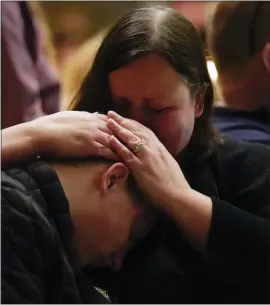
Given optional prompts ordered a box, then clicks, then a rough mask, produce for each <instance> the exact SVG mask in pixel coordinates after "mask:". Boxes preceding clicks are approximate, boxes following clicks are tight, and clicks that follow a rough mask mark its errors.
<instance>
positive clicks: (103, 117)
mask: <svg viewBox="0 0 270 305" xmlns="http://www.w3.org/2000/svg"><path fill="white" fill-rule="evenodd" d="M93 114H94V115H95V116H96V117H97V118H99V119H100V120H102V121H104V122H107V121H108V117H107V115H105V114H102V113H93Z"/></svg>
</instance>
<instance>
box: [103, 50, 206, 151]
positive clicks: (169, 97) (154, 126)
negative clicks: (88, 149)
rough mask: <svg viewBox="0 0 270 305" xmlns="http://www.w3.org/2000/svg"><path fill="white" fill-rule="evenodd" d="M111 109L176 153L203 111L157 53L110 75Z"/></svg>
mask: <svg viewBox="0 0 270 305" xmlns="http://www.w3.org/2000/svg"><path fill="white" fill-rule="evenodd" d="M109 84H110V90H111V94H112V97H113V101H114V104H115V106H114V110H115V111H116V112H118V113H119V114H121V115H123V116H125V117H128V118H131V119H134V120H136V121H139V122H140V123H142V124H144V125H145V126H147V127H149V128H150V129H151V130H153V131H154V133H155V134H156V135H157V137H158V138H159V140H160V141H161V142H162V143H163V144H164V145H165V146H166V148H167V149H168V150H169V152H170V153H171V154H172V155H173V156H176V155H178V154H179V153H180V152H181V151H182V149H183V148H184V147H185V146H186V145H187V144H188V142H189V140H190V138H191V135H192V132H193V127H194V120H195V118H196V117H199V116H200V115H201V114H202V112H203V102H200V103H195V101H193V100H192V98H191V95H190V91H189V89H188V87H187V85H186V84H185V81H184V79H183V78H182V77H181V75H180V74H179V73H177V72H176V71H175V70H174V68H173V67H172V66H171V65H170V64H169V63H168V62H167V61H166V60H165V59H164V58H163V57H162V56H159V55H155V54H153V55H149V56H147V57H143V58H141V59H138V60H137V61H135V62H133V63H132V64H130V65H127V66H125V67H123V68H120V69H118V70H116V71H114V72H111V73H110V75H109Z"/></svg>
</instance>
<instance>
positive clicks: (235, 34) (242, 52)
mask: <svg viewBox="0 0 270 305" xmlns="http://www.w3.org/2000/svg"><path fill="white" fill-rule="evenodd" d="M206 39H207V44H208V48H209V51H210V53H211V55H212V57H213V59H214V62H215V64H216V67H217V71H218V73H219V75H220V74H222V75H228V74H229V75H231V76H233V75H236V74H237V72H240V71H242V70H244V69H245V66H246V64H247V63H248V61H249V59H250V58H252V56H254V55H255V54H256V53H257V52H259V51H260V50H261V49H262V48H263V46H264V45H265V44H266V43H267V42H270V2H266V1H265V2H259V1H251V2H248V1H236V2H217V3H213V4H210V5H209V9H208V11H207V16H206Z"/></svg>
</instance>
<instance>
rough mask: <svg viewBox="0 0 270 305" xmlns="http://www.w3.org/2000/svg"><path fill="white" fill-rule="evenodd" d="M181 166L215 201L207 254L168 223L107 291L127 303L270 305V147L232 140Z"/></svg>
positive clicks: (135, 254) (131, 257)
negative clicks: (201, 161) (199, 162)
mask: <svg viewBox="0 0 270 305" xmlns="http://www.w3.org/2000/svg"><path fill="white" fill-rule="evenodd" d="M182 169H183V171H184V174H185V176H186V178H187V180H188V181H189V183H190V185H191V187H193V188H194V189H196V190H198V191H200V192H202V193H204V194H206V195H208V196H210V197H211V198H212V201H213V218H212V225H211V230H210V236H209V240H208V245H207V254H206V257H205V258H203V257H201V256H200V255H199V254H198V253H197V252H196V251H195V250H194V249H193V248H192V247H191V246H190V245H189V244H188V242H186V241H185V240H184V238H183V237H182V236H181V233H180V231H179V229H178V228H177V227H176V226H175V225H174V224H173V223H172V222H171V221H170V220H168V219H165V221H163V223H162V226H163V229H164V234H163V235H161V234H160V235H159V236H155V237H157V238H156V240H157V242H156V243H154V246H150V247H149V242H150V241H152V240H151V238H152V237H149V238H148V240H146V241H145V242H143V243H142V244H141V246H140V248H137V249H136V250H134V251H133V253H131V254H130V255H129V257H128V258H127V260H126V262H125V264H124V268H123V270H122V271H121V272H120V273H119V274H118V278H117V280H116V279H114V281H113V285H111V284H110V283H109V282H107V283H106V284H107V288H108V289H111V291H112V292H111V293H112V294H113V293H114V294H115V295H116V296H117V297H118V300H119V301H120V302H121V303H144V302H145V303H268V302H269V301H270V298H269V287H270V283H269V271H270V269H269V260H270V251H269V250H270V249H269V242H270V221H269V220H270V149H269V148H268V147H266V146H263V145H259V144H249V143H240V142H234V141H230V140H229V141H225V143H224V144H223V145H221V146H220V147H219V148H218V149H217V150H216V151H215V153H214V154H213V156H212V157H211V158H210V159H209V160H208V162H206V163H205V164H203V165H200V166H199V165H197V166H195V165H194V164H189V165H185V166H183V165H182ZM104 272H105V271H104ZM103 279H104V275H103ZM108 279H109V276H108Z"/></svg>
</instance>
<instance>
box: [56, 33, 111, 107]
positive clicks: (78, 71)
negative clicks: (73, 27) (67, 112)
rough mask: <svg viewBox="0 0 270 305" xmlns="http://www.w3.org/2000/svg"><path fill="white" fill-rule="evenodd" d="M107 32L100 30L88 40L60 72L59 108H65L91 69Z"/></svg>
mask: <svg viewBox="0 0 270 305" xmlns="http://www.w3.org/2000/svg"><path fill="white" fill-rule="evenodd" d="M106 31H107V30H102V31H99V32H98V33H96V34H95V35H93V36H92V37H91V38H89V39H88V40H87V41H86V42H85V43H83V44H82V45H81V46H80V47H78V49H77V50H76V51H75V52H74V53H73V54H72V55H71V57H70V60H69V61H68V62H67V63H66V65H65V67H64V68H63V70H62V72H61V85H62V90H61V108H62V109H65V108H67V106H68V104H69V103H70V101H71V100H72V99H73V98H74V96H75V94H76V93H77V91H78V90H79V88H80V85H81V83H82V81H83V79H84V77H85V75H86V74H87V73H88V71H89V70H90V69H91V66H92V63H93V61H94V58H95V55H96V52H97V50H98V48H99V46H100V44H101V42H102V40H103V38H104V36H105V33H106Z"/></svg>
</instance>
